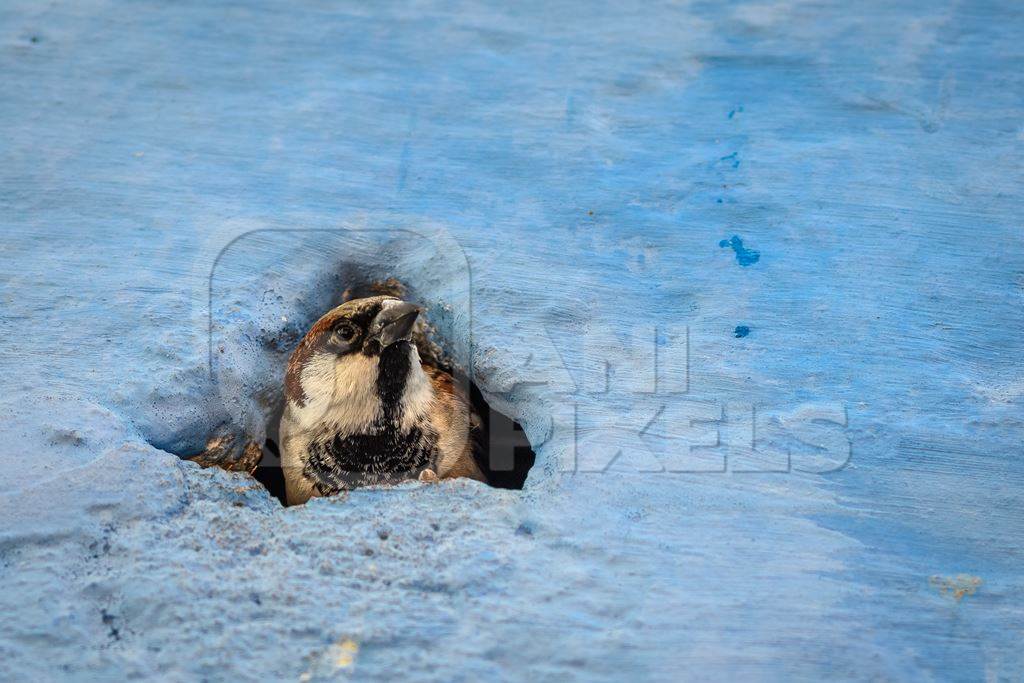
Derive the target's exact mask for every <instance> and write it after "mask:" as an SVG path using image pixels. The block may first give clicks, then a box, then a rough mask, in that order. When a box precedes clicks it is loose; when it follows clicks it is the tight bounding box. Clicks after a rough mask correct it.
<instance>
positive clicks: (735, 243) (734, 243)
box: [718, 235, 761, 267]
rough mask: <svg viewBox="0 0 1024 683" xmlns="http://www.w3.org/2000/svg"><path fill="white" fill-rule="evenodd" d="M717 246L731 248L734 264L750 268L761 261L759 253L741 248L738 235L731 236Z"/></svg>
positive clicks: (741, 241) (741, 242)
mask: <svg viewBox="0 0 1024 683" xmlns="http://www.w3.org/2000/svg"><path fill="white" fill-rule="evenodd" d="M718 246H720V247H722V248H723V249H724V248H725V247H732V250H733V251H735V252H736V262H737V263H739V264H740V265H741V266H744V267H746V266H752V265H754V264H755V263H757V262H758V261H759V260H760V259H761V252H759V251H755V250H753V249H747V248H746V247H744V246H743V240H741V239H740V237H739V235H733V236H732V239H728V240H721V241H720V242H719V243H718Z"/></svg>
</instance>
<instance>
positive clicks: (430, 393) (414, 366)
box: [402, 346, 434, 431]
mask: <svg viewBox="0 0 1024 683" xmlns="http://www.w3.org/2000/svg"><path fill="white" fill-rule="evenodd" d="M410 356H411V358H410V361H411V365H410V368H409V376H408V377H407V378H406V381H405V391H403V392H402V430H403V431H408V430H409V429H412V427H413V426H414V425H415V424H416V422H417V420H418V419H419V418H421V417H422V416H424V415H426V414H427V413H429V412H430V411H431V410H432V409H433V407H434V386H433V385H432V384H431V383H430V378H429V377H427V373H425V372H423V366H422V365H420V354H419V352H418V351H417V350H416V347H415V346H414V347H412V351H411V352H410Z"/></svg>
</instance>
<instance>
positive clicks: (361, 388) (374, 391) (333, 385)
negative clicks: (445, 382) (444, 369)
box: [285, 296, 422, 416]
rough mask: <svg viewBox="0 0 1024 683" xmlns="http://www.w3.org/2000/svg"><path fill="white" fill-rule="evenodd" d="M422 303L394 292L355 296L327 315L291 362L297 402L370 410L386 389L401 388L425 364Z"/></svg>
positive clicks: (289, 388) (288, 385) (288, 382)
mask: <svg viewBox="0 0 1024 683" xmlns="http://www.w3.org/2000/svg"><path fill="white" fill-rule="evenodd" d="M419 314H420V309H419V307H417V306H415V305H413V304H411V303H408V302H406V301H402V300H401V299H398V298H395V297H390V296H374V297H368V298H365V299H354V300H352V301H348V302H346V303H344V304H342V305H340V306H338V307H337V308H334V309H332V310H331V311H329V312H328V313H326V314H325V315H324V316H323V317H321V318H320V319H319V320H318V321H317V322H316V323H315V324H314V325H313V327H312V328H310V330H309V332H308V333H307V334H306V336H305V337H304V338H303V340H302V341H301V342H300V343H299V346H298V347H297V348H296V349H295V352H294V353H293V354H292V357H291V359H290V360H289V362H288V372H287V376H286V379H285V393H286V396H287V398H288V400H289V401H290V402H292V403H294V404H295V405H296V406H297V407H299V408H302V407H305V406H307V404H311V403H316V404H320V407H321V408H322V409H325V410H326V409H327V408H328V406H337V407H341V406H340V405H339V404H346V405H344V408H345V409H346V410H348V411H350V412H351V414H352V415H355V416H359V415H363V416H366V415H370V414H372V413H374V411H375V410H378V409H379V407H380V400H381V394H382V391H385V390H387V389H388V388H389V387H392V388H394V387H397V391H399V392H401V390H402V387H403V386H404V384H405V383H406V380H407V378H408V375H409V372H410V370H413V369H415V370H419V371H420V372H422V369H421V368H420V366H419V356H418V353H417V351H416V346H415V344H413V343H412V334H413V330H414V327H415V325H416V320H417V318H418V316H419Z"/></svg>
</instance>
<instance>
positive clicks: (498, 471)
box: [253, 382, 537, 505]
mask: <svg viewBox="0 0 1024 683" xmlns="http://www.w3.org/2000/svg"><path fill="white" fill-rule="evenodd" d="M469 387H470V403H471V404H472V407H473V410H474V411H475V412H476V414H478V415H480V416H481V418H482V420H483V429H482V430H481V432H480V436H481V437H482V438H480V439H477V440H476V441H475V443H474V449H473V457H474V459H475V460H476V463H477V465H478V466H479V467H480V469H481V470H482V471H483V473H484V476H486V477H487V483H488V484H489V485H491V486H493V487H495V488H499V489H521V488H523V485H524V484H525V483H526V477H527V475H528V474H529V473H530V468H532V467H533V464H534V462H536V460H537V455H536V453H534V451H533V447H532V446H531V445H530V440H529V439H528V438H527V437H526V432H524V431H523V428H522V426H521V425H520V424H519V423H518V422H516V421H515V420H513V419H512V418H510V417H509V416H507V415H505V414H503V413H500V412H498V411H497V410H494V409H493V408H491V406H490V404H489V403H487V399H485V398H484V396H483V394H482V393H481V392H480V389H478V388H477V386H476V384H474V383H472V382H470V385H469ZM283 412H284V403H283V402H281V403H279V404H278V406H277V408H276V409H275V410H274V412H273V413H272V414H271V416H270V420H269V421H268V422H267V441H266V443H265V444H264V445H263V458H262V459H261V460H260V464H259V467H257V468H256V471H255V472H253V476H254V477H255V478H256V480H257V481H259V482H260V483H261V484H263V486H264V487H265V488H266V489H267V491H269V492H270V495H272V496H274V497H275V498H277V499H278V500H279V501H281V504H282V505H286V504H287V503H286V502H285V500H286V498H285V488H284V471H283V470H282V469H281V451H280V448H279V447H278V426H279V425H280V423H281V414H282V413H283Z"/></svg>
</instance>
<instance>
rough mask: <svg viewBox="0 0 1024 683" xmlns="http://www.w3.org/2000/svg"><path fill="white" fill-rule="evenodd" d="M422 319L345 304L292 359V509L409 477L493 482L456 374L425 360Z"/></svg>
mask: <svg viewBox="0 0 1024 683" xmlns="http://www.w3.org/2000/svg"><path fill="white" fill-rule="evenodd" d="M419 315H420V309H419V308H418V307H417V306H415V305H413V304H411V303H408V302H406V301H403V300H401V299H399V298H397V297H394V296H371V297H367V298H361V299H354V300H351V301H347V302H345V303H343V304H342V305H340V306H338V307H337V308H334V309H332V310H331V311H329V312H328V313H327V314H326V315H324V316H323V317H322V318H320V319H319V320H318V321H317V322H316V323H315V324H314V325H313V327H312V328H310V330H309V332H308V333H307V334H306V336H305V337H304V338H303V339H302V341H301V342H300V343H299V345H298V347H297V348H296V349H295V351H294V352H293V353H292V355H291V358H290V359H289V361H288V368H287V372H286V374H285V409H284V413H283V415H282V417H281V424H280V433H279V438H280V446H281V467H282V468H283V471H284V479H285V488H286V495H287V500H288V504H289V505H296V504H300V503H304V502H306V501H307V500H309V499H310V498H311V497H314V496H330V495H333V494H335V493H338V492H339V491H345V490H349V489H352V488H356V487H360V486H372V485H380V484H396V483H399V482H401V481H405V480H410V479H420V480H423V481H433V480H437V479H447V478H454V477H469V478H472V479H476V480H478V481H486V478H485V476H484V474H483V471H482V470H481V468H480V467H479V466H478V465H477V462H476V460H475V458H474V443H475V442H479V440H480V436H481V435H480V434H478V433H476V432H479V430H480V424H481V421H480V419H479V416H478V415H476V414H475V413H474V412H473V411H472V410H471V406H470V403H469V400H468V398H467V396H466V392H465V391H464V390H463V388H462V386H461V383H460V382H457V381H455V378H454V377H453V375H452V374H451V373H450V372H448V371H446V370H444V369H442V368H440V367H437V366H435V365H432V364H430V363H427V362H425V361H423V360H421V358H420V352H419V349H418V348H417V344H416V343H415V341H414V334H416V327H417V319H418V318H419ZM420 336H422V335H420Z"/></svg>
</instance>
